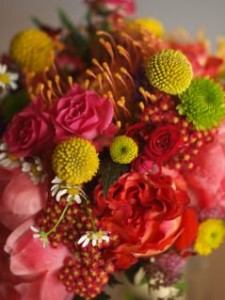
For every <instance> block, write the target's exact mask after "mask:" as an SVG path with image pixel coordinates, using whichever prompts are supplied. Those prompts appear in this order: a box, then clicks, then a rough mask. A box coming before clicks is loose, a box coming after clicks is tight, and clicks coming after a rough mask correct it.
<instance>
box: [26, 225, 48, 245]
mask: <svg viewBox="0 0 225 300" xmlns="http://www.w3.org/2000/svg"><path fill="white" fill-rule="evenodd" d="M30 229H31V230H32V231H33V238H34V239H40V240H41V242H42V245H43V247H44V248H46V247H47V246H48V244H49V241H48V235H47V234H46V233H45V232H44V231H40V229H39V228H37V227H34V226H30Z"/></svg>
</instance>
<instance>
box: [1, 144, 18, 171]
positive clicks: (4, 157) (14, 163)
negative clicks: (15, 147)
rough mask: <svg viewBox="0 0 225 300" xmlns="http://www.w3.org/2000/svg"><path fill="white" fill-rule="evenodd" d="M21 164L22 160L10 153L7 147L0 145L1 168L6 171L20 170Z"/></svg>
mask: <svg viewBox="0 0 225 300" xmlns="http://www.w3.org/2000/svg"><path fill="white" fill-rule="evenodd" d="M20 164H21V160H20V158H17V157H15V156H13V155H12V154H10V153H9V151H8V148H7V145H6V144H4V143H0V166H1V167H3V168H6V169H14V168H18V167H19V166H20Z"/></svg>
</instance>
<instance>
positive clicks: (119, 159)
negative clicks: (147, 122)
mask: <svg viewBox="0 0 225 300" xmlns="http://www.w3.org/2000/svg"><path fill="white" fill-rule="evenodd" d="M137 154H138V146H137V144H136V142H135V141H134V140H133V139H132V138H130V137H128V136H126V135H120V136H117V137H116V138H115V139H114V141H113V143H112V145H111V146H110V156H111V158H112V160H113V161H114V162H116V163H119V164H129V163H131V162H132V160H133V159H134V158H135V157H137Z"/></svg>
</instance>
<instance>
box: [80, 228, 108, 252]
mask: <svg viewBox="0 0 225 300" xmlns="http://www.w3.org/2000/svg"><path fill="white" fill-rule="evenodd" d="M109 240H110V238H109V232H107V231H96V232H93V231H87V232H86V234H84V235H82V236H81V237H80V238H79V240H78V242H77V243H78V245H81V244H82V247H83V248H84V247H86V246H87V245H88V244H89V243H90V242H91V244H92V246H93V247H95V246H97V245H99V244H101V243H102V242H103V241H105V242H106V243H108V242H109Z"/></svg>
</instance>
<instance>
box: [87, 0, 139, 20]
mask: <svg viewBox="0 0 225 300" xmlns="http://www.w3.org/2000/svg"><path fill="white" fill-rule="evenodd" d="M86 2H87V3H88V4H89V5H90V6H91V7H92V8H94V9H100V8H101V7H102V8H104V9H107V10H109V11H116V12H118V13H120V14H121V15H123V16H130V15H133V14H134V13H135V11H136V5H135V1H134V0H86Z"/></svg>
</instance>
